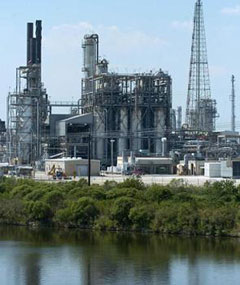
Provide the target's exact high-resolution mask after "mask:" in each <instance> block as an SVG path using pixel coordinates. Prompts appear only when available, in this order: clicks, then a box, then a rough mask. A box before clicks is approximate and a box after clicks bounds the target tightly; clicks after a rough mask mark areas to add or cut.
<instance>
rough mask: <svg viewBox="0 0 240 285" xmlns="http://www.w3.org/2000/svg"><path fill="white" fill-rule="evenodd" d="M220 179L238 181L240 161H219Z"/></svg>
mask: <svg viewBox="0 0 240 285" xmlns="http://www.w3.org/2000/svg"><path fill="white" fill-rule="evenodd" d="M221 177H222V178H231V179H239V178H240V159H238V160H230V159H229V160H226V161H221Z"/></svg>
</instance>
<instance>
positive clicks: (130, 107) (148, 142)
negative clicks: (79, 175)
mask: <svg viewBox="0 0 240 285" xmlns="http://www.w3.org/2000/svg"><path fill="white" fill-rule="evenodd" d="M98 43H99V39H98V36H97V35H87V36H85V38H84V43H83V49H84V68H83V71H84V73H85V77H84V79H83V80H82V98H81V100H82V102H81V103H82V105H81V106H82V111H83V113H93V130H92V137H93V157H95V158H99V159H101V160H102V161H104V162H105V163H106V164H109V165H110V161H111V159H110V158H111V155H110V153H111V143H110V141H111V140H114V141H115V142H114V145H113V148H114V157H115V158H114V159H115V160H116V157H117V156H118V155H119V156H121V155H122V153H123V152H124V151H129V152H130V151H133V152H135V153H137V152H141V151H144V152H147V153H154V154H157V155H161V147H162V142H161V139H162V138H163V137H168V134H169V133H170V131H171V108H172V90H171V88H172V80H171V77H170V76H169V75H168V74H166V73H164V72H163V71H161V70H160V71H159V72H157V73H155V74H153V73H143V74H115V73H109V72H108V62H107V61H106V60H105V59H103V60H101V61H100V60H99V58H98V50H99V48H98ZM103 158H104V159H103Z"/></svg>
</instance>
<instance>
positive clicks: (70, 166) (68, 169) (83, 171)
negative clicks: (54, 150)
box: [45, 158, 100, 176]
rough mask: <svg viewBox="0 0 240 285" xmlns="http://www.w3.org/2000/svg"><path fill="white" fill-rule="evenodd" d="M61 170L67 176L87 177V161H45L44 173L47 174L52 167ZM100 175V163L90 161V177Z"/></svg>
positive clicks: (70, 159)
mask: <svg viewBox="0 0 240 285" xmlns="http://www.w3.org/2000/svg"><path fill="white" fill-rule="evenodd" d="M53 166H55V168H56V169H61V170H62V171H63V172H64V173H65V174H66V175H67V176H74V174H76V176H87V175H88V160H87V159H81V158H58V159H46V161H45V173H46V174H48V173H49V171H50V170H51V169H52V167H53ZM98 175H100V161H99V160H91V176H98Z"/></svg>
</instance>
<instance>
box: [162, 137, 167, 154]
mask: <svg viewBox="0 0 240 285" xmlns="http://www.w3.org/2000/svg"><path fill="white" fill-rule="evenodd" d="M166 156H167V138H162V157H166Z"/></svg>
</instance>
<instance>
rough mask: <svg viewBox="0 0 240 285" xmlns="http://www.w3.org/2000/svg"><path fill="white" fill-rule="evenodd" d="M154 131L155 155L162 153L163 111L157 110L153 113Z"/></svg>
mask: <svg viewBox="0 0 240 285" xmlns="http://www.w3.org/2000/svg"><path fill="white" fill-rule="evenodd" d="M154 115H155V129H156V138H157V139H156V147H155V151H156V154H157V155H160V154H161V153H162V138H163V137H164V134H165V112H164V110H163V109H157V110H156V111H155V114H154Z"/></svg>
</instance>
